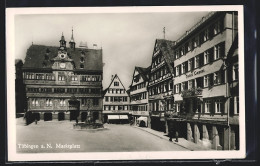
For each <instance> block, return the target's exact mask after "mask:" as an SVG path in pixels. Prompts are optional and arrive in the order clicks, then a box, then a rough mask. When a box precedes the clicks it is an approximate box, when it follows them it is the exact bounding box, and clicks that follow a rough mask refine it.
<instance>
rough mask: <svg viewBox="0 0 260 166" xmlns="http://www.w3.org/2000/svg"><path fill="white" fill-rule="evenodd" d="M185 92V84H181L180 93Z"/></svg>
mask: <svg viewBox="0 0 260 166" xmlns="http://www.w3.org/2000/svg"><path fill="white" fill-rule="evenodd" d="M184 90H185V82H182V83H181V91H184Z"/></svg>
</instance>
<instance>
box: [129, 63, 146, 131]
mask: <svg viewBox="0 0 260 166" xmlns="http://www.w3.org/2000/svg"><path fill="white" fill-rule="evenodd" d="M149 74H150V67H147V68H143V67H137V66H136V67H135V69H134V73H133V78H132V83H131V85H130V110H131V111H130V114H131V115H132V121H133V123H134V125H138V126H146V127H151V120H150V116H149V108H148V106H149V104H148V91H147V86H148V81H149Z"/></svg>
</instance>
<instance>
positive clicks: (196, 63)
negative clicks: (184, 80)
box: [194, 55, 200, 68]
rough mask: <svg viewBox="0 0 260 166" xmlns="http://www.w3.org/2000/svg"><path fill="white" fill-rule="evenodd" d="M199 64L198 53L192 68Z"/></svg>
mask: <svg viewBox="0 0 260 166" xmlns="http://www.w3.org/2000/svg"><path fill="white" fill-rule="evenodd" d="M199 66H200V57H199V55H197V56H195V62H194V68H198V67H199Z"/></svg>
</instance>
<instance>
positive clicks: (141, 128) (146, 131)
mask: <svg viewBox="0 0 260 166" xmlns="http://www.w3.org/2000/svg"><path fill="white" fill-rule="evenodd" d="M133 127H134V128H137V129H139V130H142V131H145V132H147V133H149V134H152V135H154V136H157V137H159V138H161V139H164V140H166V139H165V138H164V137H162V136H159V135H157V134H154V133H152V132H149V131H147V130H143V129H142V128H139V127H136V126H133ZM167 140H168V139H167ZM172 143H174V144H175V145H178V146H180V147H183V148H185V149H188V150H190V151H194V150H193V149H189V148H187V147H186V146H183V145H181V144H179V143H176V142H172Z"/></svg>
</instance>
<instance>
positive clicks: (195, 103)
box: [192, 100, 198, 112]
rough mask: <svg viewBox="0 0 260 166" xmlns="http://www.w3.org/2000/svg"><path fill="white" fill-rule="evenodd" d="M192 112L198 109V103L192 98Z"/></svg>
mask: <svg viewBox="0 0 260 166" xmlns="http://www.w3.org/2000/svg"><path fill="white" fill-rule="evenodd" d="M192 102H193V112H196V110H197V109H198V103H197V100H193V101H192Z"/></svg>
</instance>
